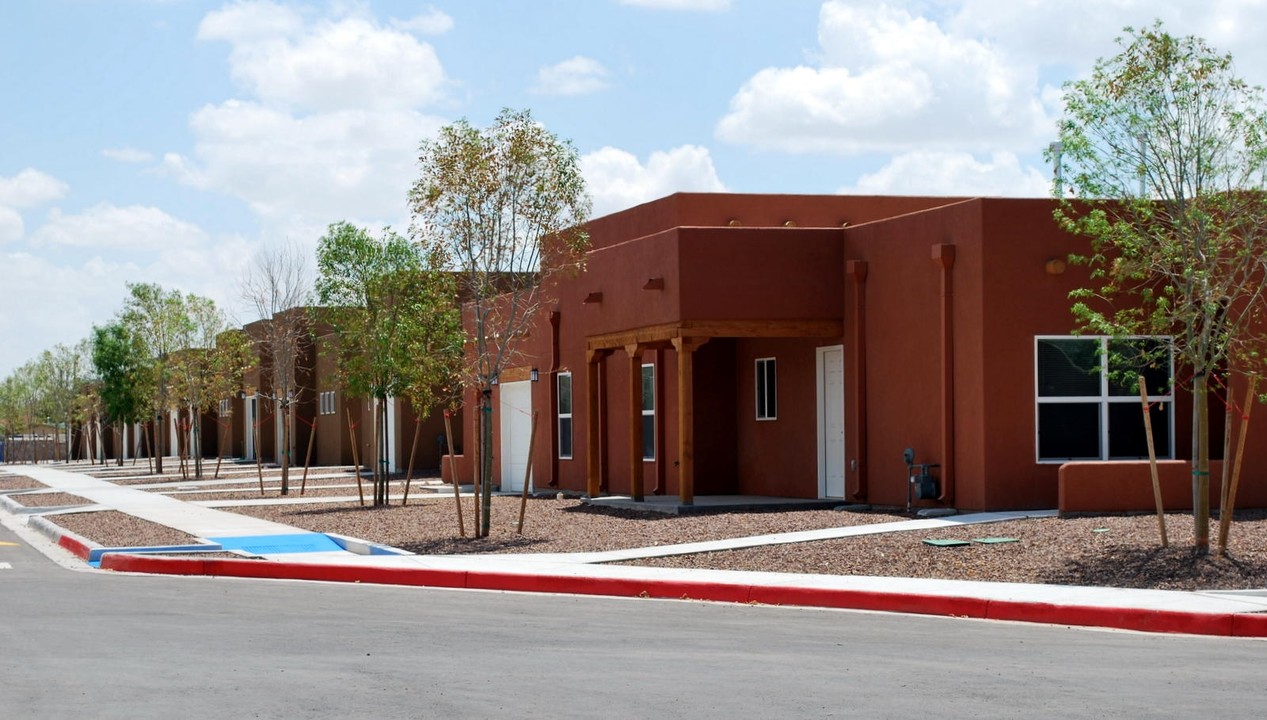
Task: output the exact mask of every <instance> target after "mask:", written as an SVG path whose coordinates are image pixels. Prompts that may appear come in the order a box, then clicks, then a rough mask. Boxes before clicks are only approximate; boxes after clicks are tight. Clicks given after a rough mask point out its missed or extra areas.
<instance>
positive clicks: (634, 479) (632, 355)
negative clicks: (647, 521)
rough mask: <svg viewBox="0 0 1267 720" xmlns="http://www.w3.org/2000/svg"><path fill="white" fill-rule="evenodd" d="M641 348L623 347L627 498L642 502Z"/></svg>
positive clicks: (634, 346) (633, 346)
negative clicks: (626, 380) (626, 370)
mask: <svg viewBox="0 0 1267 720" xmlns="http://www.w3.org/2000/svg"><path fill="white" fill-rule="evenodd" d="M642 350H643V348H642V346H641V345H638V344H636V343H635V344H632V345H627V346H625V354H626V355H628V356H629V415H630V419H629V496H630V497H632V498H633V499H634V502H642V500H643V487H642V485H643V483H642Z"/></svg>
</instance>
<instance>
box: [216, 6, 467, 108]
mask: <svg viewBox="0 0 1267 720" xmlns="http://www.w3.org/2000/svg"><path fill="white" fill-rule="evenodd" d="M198 37H199V38H201V39H204V40H226V41H228V42H229V43H230V44H231V45H232V50H231V51H230V54H229V64H230V68H231V73H232V75H233V78H234V80H235V81H237V82H238V83H239V84H240V85H241V86H242V87H243V88H244V89H245V90H247V91H248V92H249V93H250V94H252V95H254V96H255V97H257V98H258V99H259V100H260V101H262V102H264V103H267V104H270V105H279V106H283V107H288V108H295V109H297V110H301V111H310V112H329V111H333V110H349V109H378V108H402V107H414V106H417V105H420V104H424V103H429V102H433V101H435V100H437V99H439V98H440V97H441V91H442V88H443V85H444V82H445V78H444V70H443V68H442V67H441V65H440V60H439V58H438V57H436V54H435V50H434V49H433V48H432V47H431V46H430V45H428V44H426V43H423V42H420V41H419V40H418V39H417V38H416V37H414V36H413V35H411V34H409V33H408V32H406V31H402V30H396V29H391V28H387V27H383V26H381V25H379V24H378V23H376V22H374V21H372V20H369V19H365V18H361V17H345V18H342V19H331V18H323V19H319V20H316V21H314V22H312V23H308V24H305V23H304V20H303V18H302V17H301V16H299V15H298V14H297V13H296V12H295V11H293V10H290V9H288V8H282V7H279V6H276V5H275V4H273V3H269V2H254V3H242V2H240V3H236V4H234V5H231V6H228V7H227V8H224V9H222V10H217V11H215V12H212V13H210V14H208V15H207V16H206V17H205V18H204V19H203V21H202V24H201V25H200V27H199V31H198Z"/></svg>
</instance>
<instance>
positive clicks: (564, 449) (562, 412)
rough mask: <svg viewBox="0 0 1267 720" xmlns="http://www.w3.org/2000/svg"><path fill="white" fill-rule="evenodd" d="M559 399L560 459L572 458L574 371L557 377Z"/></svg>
mask: <svg viewBox="0 0 1267 720" xmlns="http://www.w3.org/2000/svg"><path fill="white" fill-rule="evenodd" d="M555 383H556V384H557V389H558V399H559V459H560V460H571V459H572V373H570V372H563V373H559V374H558V375H557V376H556V377H555Z"/></svg>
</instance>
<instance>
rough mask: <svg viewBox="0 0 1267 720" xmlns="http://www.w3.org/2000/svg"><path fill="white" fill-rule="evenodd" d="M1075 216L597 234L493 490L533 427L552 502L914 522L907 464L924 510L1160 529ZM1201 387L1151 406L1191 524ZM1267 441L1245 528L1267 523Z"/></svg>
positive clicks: (759, 206)
mask: <svg viewBox="0 0 1267 720" xmlns="http://www.w3.org/2000/svg"><path fill="white" fill-rule="evenodd" d="M1052 210H1053V204H1052V202H1051V201H1049V200H1039V199H1034V200H1025V199H987V198H928V197H862V196H845V195H834V196H794V195H739V194H689V193H683V194H676V195H671V196H669V197H665V198H663V199H660V200H656V201H653V202H650V203H646V204H644V205H640V206H638V207H634V208H631V209H629V210H625V211H623V212H619V213H615V214H613V215H609V216H606V217H602V218H598V219H595V220H593V221H592V222H591V223H590V235H591V244H592V248H591V250H590V252H589V253H588V257H587V261H586V266H585V269H584V271H583V272H581V273H579V274H576V275H571V276H561V277H559V278H558V279H557V280H556V281H555V282H554V284H553V285H552V286H551V287H547V288H544V289H543V291H544V292H545V296H546V297H548V298H550V299H549V300H548V301H547V302H546V303H545V305H544V307H543V309H542V312H541V313H540V315H539V316H538V317H537V318H536V324H535V326H534V329H533V331H532V332H531V333H530V335H529V336H528V337H526V338H525V339H524V340H523V344H522V345H520V349H521V351H522V357H523V360H522V364H521V365H520V366H518V367H515V368H512V369H511V370H509V371H508V372H506V373H504V374H503V375H502V377H500V378H499V384H498V385H497V387H496V390H495V391H494V397H493V403H494V415H493V417H494V419H493V422H494V433H495V437H494V448H493V450H494V455H495V456H496V461H495V469H494V475H495V477H494V482H495V483H498V484H500V486H501V488H502V489H503V490H515V489H518V488H519V487H521V484H522V483H523V478H524V473H525V469H526V467H525V466H526V463H528V462H529V458H528V455H527V454H528V445H529V443H528V428H529V427H530V425H531V415H532V412H533V411H535V412H537V414H538V422H539V429H538V433H539V435H538V437H537V439H536V442H535V450H534V452H533V453H532V457H531V464H532V480H531V483H532V485H533V486H534V487H535V488H536V489H539V490H540V489H546V488H559V489H563V490H571V491H577V492H587V493H590V494H600V493H610V494H622V495H633V496H635V497H639V496H645V495H650V494H666V495H676V496H678V497H679V498H680V501H681V502H682V503H691V502H693V500H694V498H695V497H696V496H699V495H712V494H742V495H759V496H760V495H764V496H785V497H799V498H839V499H841V500H843V501H847V502H851V503H871V504H876V505H886V506H903V505H905V504H906V503H907V500H908V492H911V490H912V486H911V483H910V482H909V473H908V466H907V463H906V460H905V458H904V451H905V450H906V449H908V448H909V449H911V450H913V451H914V456H915V457H914V461H915V463H932V464H936V465H937V466H938V467H936V468H934V469H932V471H931V472H930V474H931V475H932V478H933V479H934V480H935V483H933V484H925V486H924V487H923V488H920V492H916V493H913V495H914V498H913V499H914V504H915V506H917V507H938V506H944V507H954V508H959V509H1004V508H1009V509H1010V508H1050V507H1057V506H1058V505H1059V506H1060V507H1061V508H1062V509H1066V510H1080V509H1086V510H1091V509H1095V510H1124V509H1148V508H1151V507H1152V491H1151V484H1150V480H1149V471H1148V466H1147V461H1146V460H1143V461H1141V458H1146V457H1147V450H1146V447H1145V443H1144V430H1143V422H1142V411H1141V403H1140V399H1139V396H1138V395H1137V394H1135V391H1134V390H1133V389H1130V390H1129V391H1127V390H1125V389H1122V388H1117V387H1115V386H1113V385H1112V384H1111V383H1110V382H1109V381H1108V379H1107V377H1106V374H1105V373H1104V371H1103V367H1102V365H1103V363H1104V362H1105V361H1104V360H1102V359H1101V358H1102V355H1101V353H1100V352H1098V348H1099V346H1100V344H1101V343H1103V342H1106V341H1105V340H1104V339H1102V338H1094V337H1073V336H1072V335H1071V330H1072V328H1073V319H1072V315H1071V314H1070V310H1069V306H1070V301H1069V299H1068V293H1069V291H1070V290H1072V289H1074V288H1075V287H1078V286H1080V285H1082V284H1083V283H1085V282H1086V281H1087V276H1086V271H1085V269H1083V268H1079V267H1074V266H1070V265H1068V264H1067V263H1066V261H1065V259H1066V258H1067V257H1068V255H1069V254H1070V253H1071V252H1080V251H1083V250H1084V249H1085V242H1084V241H1082V240H1080V239H1078V238H1076V237H1073V236H1071V235H1069V234H1067V233H1065V232H1064V231H1062V230H1061V229H1059V228H1058V227H1057V226H1056V224H1055V222H1054V221H1053V219H1052ZM1163 341H1164V340H1161V339H1154V340H1148V339H1144V340H1141V342H1146V343H1147V342H1163ZM1183 372H1184V371H1183V369H1182V368H1180V369H1179V372H1178V378H1179V389H1178V390H1177V391H1171V390H1170V389H1168V388H1165V387H1162V384H1161V383H1159V382H1158V383H1154V384H1155V385H1157V387H1156V388H1154V389H1153V390H1152V391H1151V392H1152V397H1151V398H1150V401H1151V407H1152V410H1151V419H1152V423H1153V428H1154V431H1155V432H1156V438H1157V451H1158V454H1159V456H1161V457H1163V458H1174V459H1172V460H1168V461H1166V462H1163V463H1162V481H1163V486H1164V491H1165V492H1164V496H1165V499H1166V503H1167V507H1168V508H1171V509H1180V508H1187V507H1191V502H1192V497H1191V483H1190V479H1191V476H1190V472H1191V470H1190V468H1189V466H1188V464H1187V463H1186V462H1182V460H1183V459H1184V458H1188V457H1190V453H1189V447H1190V442H1189V437H1190V431H1191V427H1190V413H1191V398H1190V396H1188V395H1187V394H1186V393H1185V392H1184V390H1183V385H1184V380H1185V378H1184V375H1183ZM1167 374H1168V371H1167V370H1166V369H1165V368H1161V369H1153V370H1150V371H1149V376H1150V377H1151V378H1153V379H1156V378H1157V377H1158V376H1164V375H1167ZM1234 390H1235V389H1234ZM1241 394H1243V390H1241V391H1239V392H1234V395H1235V397H1238V398H1239V397H1240V396H1241ZM1211 407H1212V408H1213V410H1212V413H1211V415H1212V419H1213V421H1214V423H1213V424H1214V431H1213V435H1212V438H1214V439H1213V440H1212V443H1211V444H1212V446H1215V447H1216V452H1217V447H1218V446H1219V445H1220V444H1221V443H1220V442H1219V439H1220V438H1221V437H1222V435H1221V433H1222V407H1223V406H1222V404H1221V403H1219V402H1217V401H1216V402H1214V403H1212V405H1211ZM475 408H476V404H475V402H474V397H470V398H468V402H467V403H466V407H465V410H464V417H463V418H462V424H463V425H464V426H465V431H466V433H468V437H478V435H477V434H476V433H474V432H472V428H473V427H474V425H473V424H474V422H475V420H476V414H477V410H476V409H475ZM1261 428H1262V426H1261V425H1260V426H1258V427H1257V428H1255V427H1254V426H1252V425H1251V428H1250V430H1251V433H1250V441H1249V443H1248V448H1250V449H1249V451H1248V452H1249V454H1248V456H1247V457H1246V459H1245V468H1246V470H1245V475H1244V476H1243V477H1242V479H1241V486H1240V487H1241V489H1240V493H1239V496H1238V506H1242V507H1245V506H1264V505H1267V485H1265V484H1264V483H1263V482H1262V478H1261V473H1262V468H1263V467H1264V461H1267V442H1263V440H1264V439H1267V434H1265V433H1264V432H1262V431H1260V429H1261ZM468 450H469V451H473V448H468ZM471 455H473V452H468V453H467V455H465V456H463V457H461V458H458V460H459V464H458V474H459V480H460V481H462V482H470V478H471V472H472V467H471V466H472V463H471ZM443 469H444V471H445V472H446V474H447V473H448V468H447V465H446V466H445V467H444V468H443ZM1213 474H1214V482H1212V483H1211V485H1212V487H1213V488H1217V487H1218V482H1217V478H1218V463H1216V464H1215V468H1214V473H1213ZM921 496H922V497H921Z"/></svg>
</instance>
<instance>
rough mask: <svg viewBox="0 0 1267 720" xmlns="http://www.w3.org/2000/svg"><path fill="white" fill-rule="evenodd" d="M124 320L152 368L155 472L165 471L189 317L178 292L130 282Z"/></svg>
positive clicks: (123, 312) (149, 376) (124, 306)
mask: <svg viewBox="0 0 1267 720" xmlns="http://www.w3.org/2000/svg"><path fill="white" fill-rule="evenodd" d="M128 292H129V293H130V294H129V296H128V298H127V299H126V300H125V301H124V304H123V310H122V311H121V313H120V320H121V321H122V322H123V323H124V324H125V325H127V326H128V329H129V331H130V332H132V333H134V334H135V335H136V336H137V337H138V338H140V341H141V344H142V347H144V348H145V357H146V363H147V365H148V366H149V372H148V373H147V375H146V376H147V377H148V378H149V379H150V381H151V383H150V388H149V390H150V392H149V396H150V402H149V404H150V409H151V410H152V411H153V412H154V442H153V443H152V448H151V449H152V451H153V454H154V471H155V472H156V473H160V474H161V473H162V472H163V452H164V450H163V449H164V448H165V447H166V446H167V445H166V443H165V442H164V435H165V433H166V428H165V425H166V423H164V422H163V417H164V415H165V413H167V412H170V411H171V409H172V405H173V398H172V392H171V384H172V372H171V362H172V354H173V353H175V352H176V351H177V350H179V349H180V348H181V346H180V339H181V338H182V337H184V336H186V335H187V334H188V333H189V332H190V331H189V329H188V328H189V324H190V320H189V315H188V313H187V312H186V311H185V304H184V298H183V297H182V296H181V294H180V293H179V292H177V291H175V290H170V291H168V290H164V289H163V288H161V287H160V286H158V285H154V284H149V283H129V284H128Z"/></svg>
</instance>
